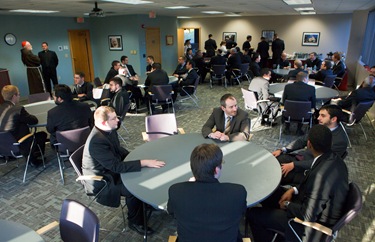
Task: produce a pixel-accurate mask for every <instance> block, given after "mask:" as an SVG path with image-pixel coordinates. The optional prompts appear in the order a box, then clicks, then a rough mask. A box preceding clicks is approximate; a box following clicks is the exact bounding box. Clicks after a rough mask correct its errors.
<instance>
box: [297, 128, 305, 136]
mask: <svg viewBox="0 0 375 242" xmlns="http://www.w3.org/2000/svg"><path fill="white" fill-rule="evenodd" d="M296 134H297V135H300V136H302V135H305V132H303V131H302V129H297V132H296Z"/></svg>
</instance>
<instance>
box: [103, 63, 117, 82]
mask: <svg viewBox="0 0 375 242" xmlns="http://www.w3.org/2000/svg"><path fill="white" fill-rule="evenodd" d="M120 68H121V65H120V62H119V61H118V60H114V61H112V64H111V69H109V71H108V73H107V76H106V77H105V79H104V83H105V84H109V81H110V80H111V79H112V78H114V77H115V76H116V75H118V74H119V73H118V70H119V69H120Z"/></svg>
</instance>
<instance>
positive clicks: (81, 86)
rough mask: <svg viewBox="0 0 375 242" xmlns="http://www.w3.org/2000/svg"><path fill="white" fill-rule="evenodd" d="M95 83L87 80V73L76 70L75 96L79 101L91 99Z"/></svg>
mask: <svg viewBox="0 0 375 242" xmlns="http://www.w3.org/2000/svg"><path fill="white" fill-rule="evenodd" d="M93 88H94V87H93V85H92V84H91V83H90V82H85V73H83V72H76V73H75V74H74V87H73V92H72V93H73V98H76V99H79V101H86V100H91V99H92V98H93V97H92V89H93Z"/></svg>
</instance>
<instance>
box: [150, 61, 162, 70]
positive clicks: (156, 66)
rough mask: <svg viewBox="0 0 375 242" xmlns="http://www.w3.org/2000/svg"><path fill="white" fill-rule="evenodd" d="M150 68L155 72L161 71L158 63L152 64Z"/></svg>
mask: <svg viewBox="0 0 375 242" xmlns="http://www.w3.org/2000/svg"><path fill="white" fill-rule="evenodd" d="M151 67H152V68H153V69H155V70H161V64H160V63H156V62H155V63H153V64H152V65H151Z"/></svg>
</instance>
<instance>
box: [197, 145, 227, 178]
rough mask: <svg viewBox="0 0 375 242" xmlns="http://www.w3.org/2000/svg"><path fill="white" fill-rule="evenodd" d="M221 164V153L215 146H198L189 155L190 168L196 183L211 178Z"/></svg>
mask: <svg viewBox="0 0 375 242" xmlns="http://www.w3.org/2000/svg"><path fill="white" fill-rule="evenodd" d="M222 162H223V152H222V151H221V149H220V148H219V146H217V145H216V144H201V145H198V146H197V147H195V148H194V150H193V151H192V152H191V155H190V168H191V171H192V172H193V175H194V177H195V179H196V180H197V181H199V180H205V179H210V178H213V177H214V176H215V169H216V167H221V164H222Z"/></svg>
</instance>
